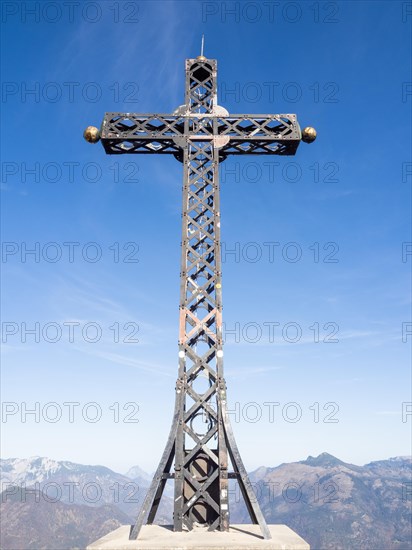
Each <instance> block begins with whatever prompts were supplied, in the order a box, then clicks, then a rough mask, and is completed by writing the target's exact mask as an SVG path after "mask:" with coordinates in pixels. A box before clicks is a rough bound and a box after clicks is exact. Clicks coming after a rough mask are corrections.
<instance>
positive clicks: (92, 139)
mask: <svg viewBox="0 0 412 550" xmlns="http://www.w3.org/2000/svg"><path fill="white" fill-rule="evenodd" d="M83 137H84V139H85V140H86V141H88V142H89V143H97V142H98V141H99V139H100V132H99V129H98V128H96V126H88V127H87V128H86V130H85V131H84V132H83Z"/></svg>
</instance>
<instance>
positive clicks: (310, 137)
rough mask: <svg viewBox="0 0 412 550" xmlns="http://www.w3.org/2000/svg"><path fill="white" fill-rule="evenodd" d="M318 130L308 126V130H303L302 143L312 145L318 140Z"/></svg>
mask: <svg viewBox="0 0 412 550" xmlns="http://www.w3.org/2000/svg"><path fill="white" fill-rule="evenodd" d="M316 135H317V134H316V130H315V128H312V127H311V126H306V128H303V130H302V141H304V142H305V143H312V142H313V141H315V139H316Z"/></svg>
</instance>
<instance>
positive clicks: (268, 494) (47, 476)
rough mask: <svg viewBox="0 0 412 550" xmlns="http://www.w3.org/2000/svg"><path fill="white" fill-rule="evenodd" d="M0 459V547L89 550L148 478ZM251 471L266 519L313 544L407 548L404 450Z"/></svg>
mask: <svg viewBox="0 0 412 550" xmlns="http://www.w3.org/2000/svg"><path fill="white" fill-rule="evenodd" d="M0 466H1V487H2V491H3V492H2V495H1V497H2V502H1V517H2V530H1V548H2V550H17V549H19V550H24V549H26V548H27V549H36V550H37V549H47V550H52V549H53V550H59V549H63V548H64V549H81V548H85V546H86V545H87V544H88V543H89V542H91V541H93V540H96V539H97V538H99V537H101V536H103V535H104V534H105V533H107V532H110V531H111V530H113V529H115V528H116V527H117V526H119V525H120V524H124V523H132V522H133V521H134V519H135V517H136V514H137V512H138V509H139V507H140V505H141V502H142V499H143V497H144V494H145V493H146V491H147V488H148V486H149V484H150V481H151V476H149V475H148V474H146V473H145V472H144V471H143V470H141V469H140V468H139V467H138V466H135V467H133V468H131V469H130V470H129V471H128V472H127V474H126V475H122V474H118V473H116V472H114V471H112V470H110V469H109V468H106V467H104V466H85V465H81V464H74V463H72V462H67V461H62V462H59V461H54V460H51V459H48V458H41V457H32V458H29V459H17V458H15V459H7V460H1V461H0ZM250 479H251V482H252V484H253V488H254V490H255V494H256V497H257V499H258V501H259V503H260V505H261V507H262V510H263V513H264V515H265V518H266V520H267V522H268V523H285V524H287V525H288V526H289V527H291V528H292V529H294V530H295V531H296V532H297V533H299V535H301V536H302V537H303V538H304V539H306V540H307V541H308V542H309V543H310V544H311V548H312V550H332V549H333V550H409V549H410V548H411V547H412V535H411V497H412V462H411V458H410V457H396V458H392V459H389V460H381V461H376V462H371V463H370V464H366V465H365V466H355V465H353V464H347V463H345V462H342V461H341V460H339V459H337V458H335V457H333V456H332V455H330V454H327V453H322V454H321V455H319V456H318V457H308V458H307V459H306V460H303V461H301V462H294V463H289V464H281V465H280V466H277V467H275V468H268V467H263V466H262V467H260V468H258V469H257V470H255V471H254V472H251V474H250ZM169 483H170V482H169ZM29 488H31V490H32V491H31V492H30V491H29V490H28V489H29ZM33 491H34V492H33ZM230 493H231V506H230V509H231V522H232V523H249V522H250V520H249V517H248V514H247V511H246V509H245V507H244V504H243V502H242V499H241V496H240V491H239V489H238V487H236V485H235V484H234V483H232V485H231V488H230ZM168 495H172V493H171V491H170V490H169V491H167V492H166V494H165V497H164V499H162V503H161V507H160V509H159V513H158V517H157V518H156V520H157V522H158V523H170V522H171V519H172V503H173V500H172V499H171V498H170V497H169V496H168Z"/></svg>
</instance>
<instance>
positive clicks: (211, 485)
mask: <svg viewBox="0 0 412 550" xmlns="http://www.w3.org/2000/svg"><path fill="white" fill-rule="evenodd" d="M216 82H217V62H216V60H214V59H206V58H205V57H203V56H199V57H198V58H196V59H187V60H186V94H185V104H184V105H182V106H181V107H179V108H178V109H177V110H176V111H175V112H174V113H173V114H172V115H167V114H135V113H117V112H116V113H115V112H112V113H106V115H105V117H104V120H103V123H102V127H101V129H100V132H99V131H98V130H97V129H95V128H94V129H93V128H92V127H89V128H88V129H86V131H85V138H86V139H87V140H88V141H91V142H96V141H98V140H99V139H101V141H102V144H103V147H104V149H105V151H106V153H108V154H114V155H115V154H173V155H174V156H175V157H176V158H177V159H178V160H180V161H181V162H182V163H183V211H182V243H181V273H180V313H179V370H178V378H177V382H176V398H175V410H174V415H173V421H172V427H171V430H170V434H169V438H168V440H167V443H166V448H165V450H164V453H163V456H162V458H161V461H160V464H159V466H158V468H157V471H156V473H155V476H154V478H153V481H152V484H151V486H150V489H149V491H148V493H147V495H146V497H145V500H144V502H143V505H142V508H141V510H140V512H139V515H138V518H137V520H136V524H135V525H134V526H132V528H131V532H130V538H131V539H136V538H137V536H138V534H139V532H140V529H141V527H142V525H143V524H144V523H145V522H147V523H152V522H153V521H154V519H155V516H156V512H157V510H158V507H159V503H160V500H161V497H162V494H163V490H164V487H165V484H166V481H167V480H168V479H173V480H174V529H175V531H182V530H183V529H192V528H193V526H194V525H195V524H199V523H200V524H203V525H205V526H206V527H207V529H208V530H212V531H213V530H215V529H220V530H222V531H227V530H228V529H229V501H228V480H229V478H232V479H235V480H237V482H238V483H239V486H240V489H241V492H242V495H243V498H244V500H245V503H246V506H247V509H248V511H249V514H250V517H251V520H252V522H253V523H258V524H259V525H260V527H261V531H262V535H263V537H264V538H270V532H269V529H268V527H267V525H266V522H265V520H264V517H263V515H262V512H261V510H260V508H259V505H258V503H257V500H256V497H255V495H254V493H253V491H252V487H251V484H250V481H249V478H248V475H247V472H246V469H245V467H244V465H243V462H242V459H241V457H240V453H239V450H238V448H237V445H236V442H235V438H234V435H233V431H232V428H231V425H230V420H229V416H228V412H227V400H226V382H225V379H224V373H223V337H222V270H221V253H220V194H219V189H220V188H219V163H220V162H222V161H223V160H225V158H226V157H227V156H228V155H244V154H252V155H262V154H263V155H268V154H269V155H294V154H295V152H296V150H297V147H298V146H299V143H300V142H301V141H302V140H303V141H307V142H310V141H313V140H314V139H315V137H316V132H315V131H314V130H313V129H310V128H306V129H305V130H304V131H303V133H302V132H301V130H300V127H299V124H298V122H297V119H296V115H293V114H285V115H260V114H257V115H229V113H228V112H227V111H226V110H225V109H224V108H222V107H220V106H219V105H217V100H216V97H217V85H216ZM229 463H230V464H231V466H232V469H233V471H232V472H230V471H229Z"/></svg>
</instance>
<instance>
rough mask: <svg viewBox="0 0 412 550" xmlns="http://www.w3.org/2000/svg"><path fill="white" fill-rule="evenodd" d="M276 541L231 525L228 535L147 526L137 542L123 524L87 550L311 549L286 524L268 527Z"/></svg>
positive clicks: (248, 528)
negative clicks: (176, 531) (178, 531)
mask: <svg viewBox="0 0 412 550" xmlns="http://www.w3.org/2000/svg"><path fill="white" fill-rule="evenodd" d="M268 527H269V530H270V533H271V535H272V538H271V539H270V540H264V539H263V538H262V536H261V534H260V528H259V526H258V525H231V527H230V530H229V531H228V532H220V531H213V532H210V531H207V530H206V529H203V528H196V529H193V531H188V532H186V531H183V532H181V533H175V532H174V531H173V528H172V527H171V526H169V525H143V527H142V530H141V531H140V534H139V537H138V539H137V540H129V533H130V526H129V525H123V526H122V527H119V528H118V529H116V531H112V532H111V533H109V534H108V535H106V536H105V537H102V538H101V539H99V540H97V541H96V542H93V543H92V544H90V545H89V546H88V547H87V549H86V550H260V549H265V550H310V546H309V544H308V543H307V542H305V541H304V540H303V539H302V538H301V537H300V536H299V535H297V534H296V533H295V532H294V531H292V529H289V527H287V526H286V525H268Z"/></svg>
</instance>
